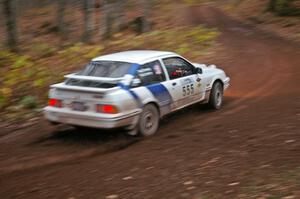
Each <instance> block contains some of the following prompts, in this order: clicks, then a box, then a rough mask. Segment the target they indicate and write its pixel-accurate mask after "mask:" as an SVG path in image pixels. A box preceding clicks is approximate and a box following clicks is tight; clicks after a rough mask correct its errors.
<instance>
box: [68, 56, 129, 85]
mask: <svg viewBox="0 0 300 199" xmlns="http://www.w3.org/2000/svg"><path fill="white" fill-rule="evenodd" d="M130 67H131V64H130V63H126V62H116V61H97V62H90V63H89V64H88V65H86V67H85V68H84V69H83V70H82V71H80V72H79V73H78V75H84V76H93V77H108V78H119V77H123V76H124V75H126V74H127V73H128V71H129V69H130ZM66 84H67V85H72V86H84V87H96V88H112V87H114V86H116V84H113V83H108V82H93V81H88V80H76V79H72V78H71V79H68V80H67V81H66Z"/></svg>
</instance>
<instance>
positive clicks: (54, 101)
mask: <svg viewBox="0 0 300 199" xmlns="http://www.w3.org/2000/svg"><path fill="white" fill-rule="evenodd" d="M48 104H49V106H52V107H58V108H61V107H62V101H61V100H58V99H53V98H51V99H49V102H48Z"/></svg>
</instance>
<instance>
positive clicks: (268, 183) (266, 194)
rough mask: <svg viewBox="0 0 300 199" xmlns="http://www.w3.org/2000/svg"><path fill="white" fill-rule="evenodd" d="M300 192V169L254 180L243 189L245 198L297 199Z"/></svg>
mask: <svg viewBox="0 0 300 199" xmlns="http://www.w3.org/2000/svg"><path fill="white" fill-rule="evenodd" d="M299 190H300V167H297V168H295V169H292V170H289V171H286V172H284V173H281V174H278V175H273V177H271V178H268V179H254V180H252V181H251V182H250V183H249V184H248V186H246V187H244V188H242V195H243V196H244V197H243V198H264V199H285V198H295V196H294V195H296V194H299Z"/></svg>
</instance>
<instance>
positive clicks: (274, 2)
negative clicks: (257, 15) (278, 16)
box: [267, 0, 276, 12]
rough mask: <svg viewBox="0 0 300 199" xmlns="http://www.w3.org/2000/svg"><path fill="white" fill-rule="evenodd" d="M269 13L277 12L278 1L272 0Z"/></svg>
mask: <svg viewBox="0 0 300 199" xmlns="http://www.w3.org/2000/svg"><path fill="white" fill-rule="evenodd" d="M267 10H268V11H271V12H274V11H275V10H276V0H270V1H269V5H268V9H267Z"/></svg>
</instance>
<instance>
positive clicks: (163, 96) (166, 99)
mask: <svg viewBox="0 0 300 199" xmlns="http://www.w3.org/2000/svg"><path fill="white" fill-rule="evenodd" d="M146 88H147V89H148V90H149V91H150V92H151V93H152V95H153V96H154V97H155V98H156V99H157V100H158V102H159V105H160V106H166V105H170V104H171V102H172V97H171V95H170V93H169V91H168V90H167V89H166V87H165V86H164V85H162V84H160V83H158V84H152V85H149V86H146Z"/></svg>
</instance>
